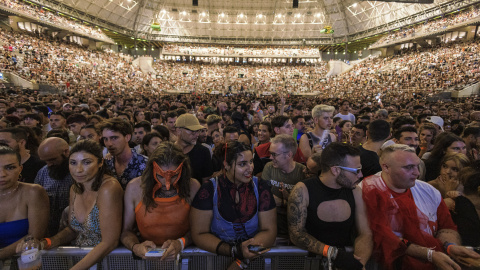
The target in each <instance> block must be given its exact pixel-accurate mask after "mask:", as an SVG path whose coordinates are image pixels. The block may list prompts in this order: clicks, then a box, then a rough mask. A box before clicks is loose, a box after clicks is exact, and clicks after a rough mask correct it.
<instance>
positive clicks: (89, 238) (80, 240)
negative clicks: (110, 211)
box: [70, 194, 102, 247]
mask: <svg viewBox="0 0 480 270" xmlns="http://www.w3.org/2000/svg"><path fill="white" fill-rule="evenodd" d="M76 196H77V194H75V195H74V197H73V204H72V214H71V216H70V227H71V228H72V229H73V230H74V231H75V232H76V233H77V238H76V239H75V240H74V241H73V245H75V246H89V247H93V246H96V245H98V244H99V243H100V242H101V241H102V233H101V231H100V216H99V210H98V207H97V202H96V201H95V205H94V206H93V208H92V210H91V211H90V213H88V215H87V217H86V218H85V221H83V223H80V222H79V221H78V220H77V218H76V217H75V209H74V207H73V205H75V198H76Z"/></svg>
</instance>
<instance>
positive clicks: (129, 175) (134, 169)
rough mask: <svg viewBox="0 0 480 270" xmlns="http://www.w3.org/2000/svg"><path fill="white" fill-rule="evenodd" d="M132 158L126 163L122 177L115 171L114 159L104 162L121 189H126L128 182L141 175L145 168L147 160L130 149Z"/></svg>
mask: <svg viewBox="0 0 480 270" xmlns="http://www.w3.org/2000/svg"><path fill="white" fill-rule="evenodd" d="M131 151H132V158H131V159H130V162H128V165H127V167H126V168H125V170H124V171H123V173H122V175H118V174H117V171H116V170H115V157H112V158H111V159H110V160H105V164H107V166H108V168H109V169H110V171H111V172H112V174H113V177H115V178H116V179H118V182H120V184H121V185H122V187H123V189H125V188H126V187H127V184H128V182H130V180H132V179H133V178H135V177H139V176H140V175H142V173H143V171H144V170H145V169H146V168H147V161H148V158H147V157H146V156H144V155H139V154H137V152H136V151H135V149H131Z"/></svg>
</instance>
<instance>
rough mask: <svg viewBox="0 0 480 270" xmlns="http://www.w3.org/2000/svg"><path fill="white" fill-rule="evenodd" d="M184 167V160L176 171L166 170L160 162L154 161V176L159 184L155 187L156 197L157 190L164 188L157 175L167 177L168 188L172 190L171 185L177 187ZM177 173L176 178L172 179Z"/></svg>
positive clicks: (166, 184)
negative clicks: (159, 164) (161, 166)
mask: <svg viewBox="0 0 480 270" xmlns="http://www.w3.org/2000/svg"><path fill="white" fill-rule="evenodd" d="M182 169H183V162H182V163H180V165H178V167H177V168H176V169H175V170H174V171H164V170H162V168H160V166H158V164H157V163H156V162H155V161H154V162H153V178H155V181H157V184H156V185H155V186H154V187H153V197H155V192H156V191H157V190H158V189H160V188H162V183H161V182H160V181H159V180H158V178H157V175H160V176H162V177H163V178H164V179H165V186H166V187H167V190H170V186H171V185H172V186H173V187H175V188H177V182H178V180H179V179H180V176H181V175H182ZM175 175H176V178H175V179H172V178H173V177H174V176H175ZM177 189H178V188H177Z"/></svg>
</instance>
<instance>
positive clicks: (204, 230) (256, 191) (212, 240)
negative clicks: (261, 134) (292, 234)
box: [190, 141, 277, 269]
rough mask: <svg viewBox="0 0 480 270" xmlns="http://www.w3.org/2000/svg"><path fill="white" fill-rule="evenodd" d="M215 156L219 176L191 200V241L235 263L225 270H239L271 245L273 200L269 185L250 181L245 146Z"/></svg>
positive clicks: (227, 148)
mask: <svg viewBox="0 0 480 270" xmlns="http://www.w3.org/2000/svg"><path fill="white" fill-rule="evenodd" d="M216 151H217V153H216V155H217V156H222V157H223V164H222V165H223V166H222V167H223V171H222V172H223V174H221V175H220V176H218V177H217V178H212V179H210V181H208V182H207V183H205V184H203V185H202V187H201V188H200V190H199V191H198V193H197V195H196V197H195V199H194V201H193V204H192V210H191V212H190V222H191V226H192V228H191V229H192V238H193V242H194V243H195V245H197V246H198V247H199V248H202V249H204V250H206V251H209V252H212V253H213V252H214V253H216V254H218V255H223V256H228V257H232V258H234V259H235V261H234V262H232V264H231V265H230V267H229V269H243V268H244V267H246V265H248V263H249V260H251V259H254V258H256V257H258V256H259V255H261V254H263V253H265V252H267V251H268V249H266V248H268V247H271V246H272V245H273V244H274V242H275V237H276V235H277V213H276V209H275V200H274V199H273V195H272V193H271V191H270V185H269V182H267V181H262V180H258V178H257V177H254V176H253V177H252V174H253V155H252V151H251V150H250V147H249V146H248V145H245V144H243V143H241V142H237V141H235V142H229V143H228V144H224V145H222V146H219V147H217V148H216Z"/></svg>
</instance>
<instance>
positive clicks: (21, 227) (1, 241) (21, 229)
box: [0, 218, 29, 248]
mask: <svg viewBox="0 0 480 270" xmlns="http://www.w3.org/2000/svg"><path fill="white" fill-rule="evenodd" d="M28 226H29V225H28V219H27V218H26V219H19V220H15V221H9V222H4V223H0V232H1V233H0V248H4V247H7V246H9V245H11V244H13V243H15V242H17V241H18V240H19V239H21V238H22V237H24V236H25V235H27V234H28Z"/></svg>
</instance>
